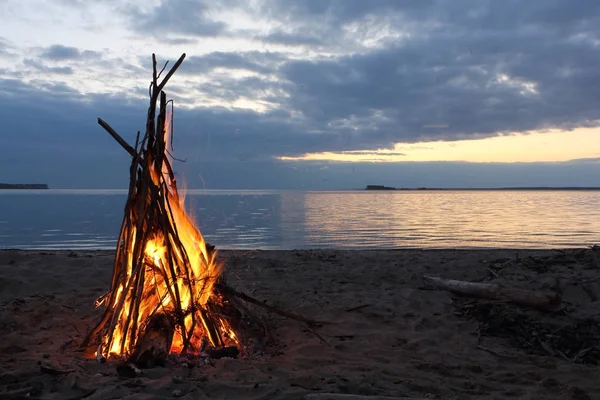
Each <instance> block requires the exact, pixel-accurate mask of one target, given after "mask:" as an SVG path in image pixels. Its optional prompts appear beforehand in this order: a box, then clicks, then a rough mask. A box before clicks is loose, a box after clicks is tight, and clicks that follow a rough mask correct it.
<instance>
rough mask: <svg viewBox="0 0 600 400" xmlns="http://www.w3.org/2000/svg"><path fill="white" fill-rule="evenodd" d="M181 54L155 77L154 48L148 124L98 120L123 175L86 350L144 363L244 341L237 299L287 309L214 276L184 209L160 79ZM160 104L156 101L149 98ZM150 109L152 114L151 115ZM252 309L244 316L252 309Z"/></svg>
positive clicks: (210, 256)
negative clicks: (133, 133)
mask: <svg viewBox="0 0 600 400" xmlns="http://www.w3.org/2000/svg"><path fill="white" fill-rule="evenodd" d="M184 58H185V54H183V55H182V56H181V57H180V58H179V60H178V61H177V62H176V63H175V65H174V66H173V67H172V68H171V70H170V71H169V72H168V73H167V74H166V76H165V77H164V78H163V80H162V81H161V82H160V83H159V78H160V75H161V74H162V72H163V71H164V69H165V68H166V66H167V64H165V67H164V68H163V69H162V70H161V71H160V72H157V65H156V57H155V55H154V54H153V55H152V64H153V74H152V82H151V83H150V90H149V92H150V106H149V109H148V116H147V121H146V132H145V134H144V136H143V137H142V139H141V141H140V133H139V132H138V136H137V138H136V143H135V146H131V145H129V144H128V143H127V142H126V141H125V140H124V139H123V138H122V137H121V136H120V135H119V134H118V133H117V132H116V131H115V130H114V129H113V128H112V127H111V126H110V125H109V124H108V123H106V122H105V121H103V120H102V119H100V118H99V119H98V123H99V124H100V125H101V126H102V127H103V128H104V129H105V130H106V131H107V132H108V133H109V134H110V135H111V136H112V137H113V138H114V139H115V140H116V141H117V142H118V143H119V144H120V145H121V146H122V147H123V148H124V149H125V150H126V151H127V152H128V153H129V154H130V155H131V157H132V162H131V167H130V171H129V172H130V183H129V192H128V196H127V201H126V204H125V209H124V217H123V222H122V224H121V230H120V233H119V239H118V243H117V249H116V254H115V259H114V266H113V275H112V280H111V285H110V290H109V292H108V293H106V294H105V295H104V296H102V297H101V298H99V299H98V300H97V301H96V305H97V306H101V305H103V306H104V307H105V310H104V314H103V316H102V319H101V320H100V322H99V323H98V324H97V325H96V326H95V327H94V328H93V329H92V330H91V331H90V332H89V334H88V336H87V337H86V338H85V340H84V342H83V349H84V352H85V353H86V355H88V356H90V357H92V356H96V358H97V359H98V360H102V359H120V360H126V361H127V363H129V364H135V365H137V366H139V367H148V366H153V365H156V364H162V363H164V361H165V360H166V358H167V356H168V355H169V354H171V353H179V354H196V355H197V354H199V353H200V352H202V351H205V352H206V353H208V354H215V355H218V356H237V354H238V353H239V352H240V351H244V345H243V343H241V340H240V338H238V335H237V334H236V333H235V332H236V329H237V327H238V325H240V320H241V316H242V314H241V312H240V311H239V310H238V309H242V310H244V311H245V312H246V315H247V314H248V312H249V311H248V309H247V308H246V307H244V306H242V305H241V304H240V303H239V300H243V301H245V302H249V303H252V304H254V305H255V306H259V307H262V308H264V309H267V310H268V311H270V312H276V313H278V314H280V315H284V316H286V317H287V318H293V319H296V320H299V321H302V322H304V323H307V324H311V325H314V324H316V321H311V320H309V319H306V318H304V317H301V316H298V315H296V314H291V313H286V312H284V311H281V310H278V309H276V308H274V307H272V306H267V305H265V304H264V303H262V302H260V301H258V300H255V299H253V298H251V297H249V296H247V295H245V294H244V293H242V292H237V291H235V290H234V289H233V288H231V287H229V286H228V285H226V284H225V282H224V281H223V279H222V263H220V262H219V261H218V260H217V258H216V255H217V251H216V250H215V249H214V246H210V245H209V244H207V243H206V242H205V240H204V238H203V236H202V234H201V233H200V230H199V229H198V228H197V227H196V226H195V224H194V223H193V221H192V219H191V218H190V217H189V216H188V214H187V213H186V211H185V209H184V196H181V195H180V194H179V192H178V189H177V184H176V180H175V176H174V173H173V169H172V167H171V161H172V160H171V157H170V155H169V152H168V150H167V148H168V144H169V143H170V139H172V132H171V129H170V128H171V126H172V124H171V122H172V121H171V119H172V112H171V113H170V114H168V113H167V104H168V101H167V98H166V94H165V92H164V91H163V88H164V87H165V85H166V84H167V82H168V80H169V79H170V78H171V76H172V75H173V74H174V73H175V71H176V70H177V68H178V67H179V66H180V65H181V63H182V62H183V60H184ZM157 104H158V106H157ZM157 111H158V114H157ZM251 317H252V316H251Z"/></svg>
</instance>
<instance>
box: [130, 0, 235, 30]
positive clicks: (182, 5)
mask: <svg viewBox="0 0 600 400" xmlns="http://www.w3.org/2000/svg"><path fill="white" fill-rule="evenodd" d="M209 4H210V3H208V2H204V1H201V0H163V1H162V2H161V3H160V4H159V5H158V6H156V7H153V8H152V9H151V10H149V11H147V12H145V11H142V10H141V9H140V8H137V7H134V8H132V9H129V10H128V11H129V16H130V21H131V24H132V26H133V28H134V29H136V30H138V31H139V32H142V33H146V34H147V33H152V34H157V33H167V34H171V33H175V34H189V35H194V36H201V37H206V36H216V35H218V34H220V33H222V32H223V31H224V30H225V28H226V25H225V24H224V23H223V22H219V21H213V20H212V19H211V18H210V16H209V15H208V12H209V11H210V6H209Z"/></svg>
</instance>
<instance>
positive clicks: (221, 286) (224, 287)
mask: <svg viewBox="0 0 600 400" xmlns="http://www.w3.org/2000/svg"><path fill="white" fill-rule="evenodd" d="M216 287H217V289H219V290H220V291H221V293H224V294H225V293H226V294H229V295H231V296H235V297H238V298H240V299H242V300H244V301H247V302H248V303H252V304H254V305H255V306H258V307H261V308H264V309H265V310H267V311H271V312H272V313H275V314H279V315H281V316H282V317H286V318H290V319H295V320H296V321H300V322H304V323H305V324H307V325H311V326H316V325H325V324H327V323H328V322H325V321H316V320H313V319H309V318H306V317H303V316H302V315H298V314H294V313H291V312H287V311H283V310H280V309H278V308H277V307H273V306H271V305H269V304H266V303H263V302H262V301H258V300H256V299H255V298H252V297H250V296H248V295H247V294H246V293H243V292H238V291H237V290H235V289H233V288H232V287H230V286H227V285H225V284H223V283H217V284H216Z"/></svg>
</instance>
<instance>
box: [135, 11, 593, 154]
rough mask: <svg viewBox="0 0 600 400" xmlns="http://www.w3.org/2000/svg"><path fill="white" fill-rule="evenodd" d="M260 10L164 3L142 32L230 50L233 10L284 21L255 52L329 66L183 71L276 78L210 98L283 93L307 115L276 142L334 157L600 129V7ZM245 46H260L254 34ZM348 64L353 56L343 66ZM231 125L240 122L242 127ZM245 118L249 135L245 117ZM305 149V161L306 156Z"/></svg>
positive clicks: (238, 63)
mask: <svg viewBox="0 0 600 400" xmlns="http://www.w3.org/2000/svg"><path fill="white" fill-rule="evenodd" d="M258 4H259V6H258V7H254V8H252V7H250V6H246V5H245V3H241V2H237V3H236V2H226V3H223V4H220V5H219V6H214V7H217V8H214V7H213V5H212V3H208V2H204V1H191V0H186V1H181V2H172V1H168V2H162V3H161V5H159V6H158V7H156V8H155V9H153V10H152V11H150V13H149V14H147V15H145V17H143V18H142V19H141V20H142V21H146V22H144V24H145V25H144V27H140V26H138V28H140V29H142V30H144V29H146V30H150V29H151V27H154V28H152V29H159V30H164V31H165V32H167V33H168V32H170V33H174V34H176V33H188V34H190V35H195V36H204V35H216V34H221V35H227V36H228V37H232V35H233V36H235V32H236V31H235V23H234V21H232V22H231V23H230V24H229V25H228V26H226V25H225V24H223V23H220V22H218V23H217V22H214V23H211V22H210V20H209V19H208V18H209V17H208V16H207V15H209V14H210V12H211V10H213V9H218V10H223V9H224V7H225V6H228V7H233V8H237V9H239V10H242V11H244V12H246V13H249V15H250V17H252V16H253V15H254V16H255V17H256V18H259V17H264V18H267V19H268V20H271V21H277V22H279V23H281V22H283V23H284V25H283V27H281V28H277V29H275V30H273V31H267V32H262V31H259V32H256V34H255V35H254V37H253V41H256V42H262V43H263V44H264V48H266V49H268V46H269V44H273V43H277V44H286V45H290V46H300V45H301V46H304V47H306V48H309V49H310V48H311V47H312V48H313V49H316V50H317V54H321V56H319V57H316V58H314V57H313V58H312V59H311V60H308V59H306V58H303V57H298V56H295V57H293V58H288V59H286V58H285V57H284V55H283V54H282V53H273V54H271V55H268V54H267V55H265V54H261V53H260V52H244V53H227V52H218V53H211V54H208V55H204V56H198V57H190V58H189V59H188V60H187V61H186V63H184V66H183V67H182V70H181V72H182V73H189V74H207V73H210V72H211V71H212V70H214V69H215V68H217V67H223V68H229V69H236V68H237V69H247V70H250V71H254V72H257V73H259V74H262V75H268V74H270V75H275V76H277V78H278V79H277V80H275V81H274V80H272V79H270V80H267V79H266V78H265V77H258V78H254V79H253V80H245V81H241V80H238V81H237V82H234V80H229V79H227V78H226V77H221V76H218V77H217V79H216V80H213V81H212V82H211V83H210V84H205V85H204V89H203V91H204V92H206V91H210V94H211V95H213V96H215V98H216V99H221V100H225V101H231V99H232V98H235V97H236V93H237V94H238V97H239V93H241V92H245V93H253V94H254V95H256V94H257V93H258V92H260V91H265V89H266V88H270V89H271V92H274V93H276V94H275V95H271V96H270V97H269V101H270V102H272V103H274V104H277V106H278V108H279V110H280V112H282V113H285V114H287V115H288V116H291V115H292V114H296V115H298V114H300V115H301V118H300V119H292V118H287V120H281V121H280V122H281V125H280V126H278V127H276V130H277V131H280V132H281V131H290V132H302V131H304V132H315V133H317V132H318V133H320V134H322V135H323V136H322V139H323V140H322V141H321V143H322V147H321V149H320V150H323V151H325V150H344V149H361V148H363V149H376V148H381V147H389V146H390V145H392V144H393V143H395V142H416V141H426V140H459V139H466V138H483V137H488V136H494V135H497V134H499V133H507V132H514V131H527V130H535V129H545V128H563V129H572V128H576V127H582V126H596V125H597V124H598V120H599V118H600V112H599V111H598V110H600V91H598V90H596V89H595V85H594V82H598V81H600V69H598V68H597V65H600V51H599V48H600V28H598V27H599V26H600V3H597V2H592V1H583V0H582V1H576V2H564V1H558V0H556V1H548V2H527V3H523V2H518V1H505V2H497V1H492V0H486V1H480V2H477V3H476V4H474V3H473V2H470V1H466V0H465V1H463V0H457V1H453V2H436V1H418V2H399V1H395V0H379V1H370V2H367V1H362V0H331V1H322V0H318V1H317V0H314V1H312V0H311V1H302V2H280V1H262V2H259V3H258ZM253 13H254V14H253ZM135 17H136V19H134V20H139V18H138V17H139V15H136V16H135ZM282 29H285V30H282ZM370 31H374V32H378V33H377V34H376V36H377V35H379V36H378V37H379V39H380V40H379V42H378V45H377V46H376V47H372V46H371V47H369V46H370V45H367V44H365V43H363V42H362V39H365V38H368V37H369V35H368V34H367V33H368V32H370ZM240 32H242V31H240ZM240 35H242V36H243V37H246V38H247V37H249V35H248V31H247V30H246V31H243V34H242V33H240ZM371 38H372V37H371ZM340 51H341V52H342V53H344V51H345V52H346V53H347V54H346V55H341V56H336V55H335V54H336V52H337V53H339V52H340ZM325 54H328V55H327V56H325ZM261 57H262V59H261ZM259 98H260V95H259ZM230 117H231V118H232V119H233V120H235V119H236V114H235V113H234V114H232V115H231V116H230ZM268 117H269V116H267V117H266V118H267V119H268ZM239 118H240V122H245V118H246V117H245V116H244V115H240V116H239ZM431 126H437V127H438V128H436V129H431ZM444 126H445V127H444ZM274 128H275V127H274ZM331 138H335V140H332V139H331ZM342 138H345V139H346V140H342ZM349 141H351V143H349ZM307 142H308V143H311V142H312V141H311V140H308V141H307ZM340 143H345V145H343V146H340ZM347 145H348V146H351V147H347ZM331 146H333V147H331ZM338 146H339V147H338ZM311 147H312V146H311ZM307 150H308V148H307V147H303V146H300V147H298V148H296V152H297V154H301V153H303V152H305V151H307ZM317 150H318V148H317ZM275 154H278V153H277V150H276V152H275Z"/></svg>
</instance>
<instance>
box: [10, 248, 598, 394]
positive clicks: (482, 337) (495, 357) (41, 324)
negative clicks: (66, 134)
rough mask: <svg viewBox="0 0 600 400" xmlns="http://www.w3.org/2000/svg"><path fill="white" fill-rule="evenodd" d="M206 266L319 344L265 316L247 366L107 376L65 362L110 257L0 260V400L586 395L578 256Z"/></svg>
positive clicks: (592, 375) (43, 255)
mask: <svg viewBox="0 0 600 400" xmlns="http://www.w3.org/2000/svg"><path fill="white" fill-rule="evenodd" d="M599 255H600V252H599ZM220 256H221V257H223V259H224V260H226V263H227V265H226V268H227V270H226V273H227V277H228V281H229V282H230V283H231V284H233V285H235V286H236V287H237V288H239V289H240V290H243V291H245V292H246V293H248V294H249V295H251V296H254V297H256V298H258V299H261V300H267V301H268V303H269V304H273V305H275V306H278V307H281V308H283V309H286V310H288V311H294V312H297V313H300V314H302V315H304V316H306V317H310V318H315V319H319V320H325V321H330V322H331V324H329V325H325V326H323V327H321V328H318V329H316V330H315V331H316V332H317V333H318V334H319V335H320V336H321V337H322V338H323V339H325V341H326V343H324V342H322V341H321V340H320V339H319V338H318V337H317V336H316V335H315V334H313V333H312V332H310V331H309V330H307V329H305V327H304V326H303V325H302V324H301V323H298V322H296V321H293V320H289V319H285V318H282V317H278V316H271V317H270V319H269V324H270V326H271V327H272V328H271V333H272V335H273V337H274V339H275V341H274V342H273V343H271V344H270V345H269V348H268V349H267V353H268V354H267V355H266V356H265V357H264V358H263V359H253V360H248V359H217V360H212V365H204V364H202V365H193V364H190V365H185V364H183V365H182V364H180V365H169V366H168V367H161V368H153V369H147V370H143V371H142V373H143V374H142V375H141V376H138V377H134V378H121V377H119V375H118V374H117V370H116V366H115V363H113V362H107V363H103V364H101V363H98V362H97V361H96V360H90V359H85V358H83V357H82V355H81V353H80V352H78V351H77V344H78V343H80V341H81V339H82V336H84V335H85V334H86V333H87V331H88V330H89V329H90V328H91V327H92V326H93V325H94V324H95V322H97V320H98V318H99V317H100V315H101V310H100V309H94V307H93V302H94V299H95V298H97V297H98V296H99V295H101V294H103V293H104V292H105V291H106V290H107V289H108V285H109V281H110V277H111V272H112V257H113V253H112V252H109V251H78V252H76V253H73V252H69V251H64V252H63V251H51V252H49V251H46V252H42V251H19V250H7V251H1V252H0V310H1V311H0V399H16V398H23V399H26V398H42V399H71V398H73V399H78V398H87V399H103V400H106V399H165V398H167V399H172V398H181V399H203V398H218V399H303V398H307V399H309V398H312V399H315V398H316V399H319V398H321V399H324V398H336V397H331V396H330V397H327V396H324V395H322V394H323V393H337V394H346V395H362V396H364V397H362V398H369V396H393V397H398V398H406V397H413V398H430V399H507V398H519V399H590V398H591V399H594V398H596V399H598V398H600V383H599V382H600V378H599V373H600V369H599V368H598V364H597V359H598V358H596V356H597V355H598V354H600V330H598V331H594V329H596V328H597V325H598V322H600V318H599V317H600V303H599V302H598V298H600V268H599V267H598V265H600V264H598V263H596V260H595V257H596V252H594V251H592V250H590V249H587V250H586V249H572V250H565V251H564V252H558V251H523V250H519V251H516V250H428V251H425V250H389V251H379V250H377V251H333V250H332V251H321V250H319V251H252V252H240V251H222V252H221V253H220ZM423 275H433V276H440V277H444V278H453V279H462V280H470V281H477V282H504V283H505V284H508V285H511V286H515V287H519V288H525V289H531V290H560V291H561V292H562V293H563V299H564V301H565V302H566V305H564V306H562V307H561V310H560V311H557V312H553V313H548V312H540V311H535V310H527V309H519V308H516V307H513V306H510V305H507V304H504V303H497V302H496V303H494V302H492V303H490V302H489V301H484V302H483V303H482V302H481V301H479V302H475V301H473V300H472V299H459V298H457V297H456V296H453V295H451V294H449V293H447V292H444V291H437V290H425V289H426V288H424V287H423V285H424V284H423V281H422V279H421V277H422V276H423ZM359 306H364V307H361V308H356V307H359ZM353 308H354V309H353ZM352 309H353V310H352ZM476 310H479V313H480V314H481V312H482V310H488V312H491V311H494V310H495V311H496V312H499V313H500V314H499V315H501V316H503V317H502V318H504V319H505V320H506V321H508V320H510V318H513V319H514V316H515V315H521V316H523V315H524V316H526V317H528V318H530V320H529V321H530V322H531V321H534V322H532V323H538V322H539V324H542V323H544V322H551V323H555V324H558V325H557V326H559V327H560V329H558V330H557V331H556V332H551V333H548V332H547V331H544V328H543V325H535V324H534V325H523V322H522V321H521V320H519V321H521V322H520V323H521V325H519V324H517V328H518V329H521V331H520V332H521V333H520V334H514V333H513V334H510V333H505V334H504V336H503V335H502V334H501V335H496V336H490V334H489V332H490V329H491V328H490V327H489V326H487V325H486V321H485V320H483V321H482V320H481V319H480V320H479V321H478V320H477V319H476V318H473V316H474V315H476V314H477V312H475V311H476ZM490 310H491V311H490ZM511 316H512V317H511ZM502 318H500V321H502ZM582 318H587V319H588V320H589V321H591V322H588V326H587V328H586V329H583V328H581V329H580V330H579V331H573V330H572V329H571V333H568V331H569V326H570V325H569V324H571V323H572V321H578V319H582ZM594 318H595V320H594ZM495 321H496V323H497V320H495ZM506 321H505V322H506ZM536 321H537V322H536ZM594 321H595V322H594ZM488 322H489V324H488V325H493V324H492V322H494V321H492V320H490V321H488ZM594 323H595V324H596V325H594ZM486 326H487V328H488V330H487V331H486ZM536 326H538V327H537V328H536ZM519 327H520V328H519ZM517 328H515V329H517ZM494 329H496V330H498V329H500V328H498V327H497V326H496V328H494ZM518 329H517V330H518ZM500 330H501V329H500ZM491 331H492V333H493V329H492V330H491ZM486 332H487V333H486ZM565 332H566V333H565ZM577 332H579V333H577ZM594 332H598V335H597V336H594V335H595V333H594ZM563 334H564V335H566V336H560V335H563ZM519 335H520V336H519ZM552 335H554V336H552ZM569 335H571V336H569ZM572 335H579V336H581V337H579V336H578V337H575V338H574V337H573V336H572ZM561 340H562V341H561ZM579 340H580V341H581V343H580V345H581V346H580V348H577V346H578V343H579V342H578V341H579ZM590 340H591V342H590ZM540 343H545V345H542V344H540ZM565 343H566V344H565ZM590 343H591V345H590ZM594 345H596V346H599V347H595V348H594ZM557 346H559V347H560V346H562V347H561V348H559V347H557ZM565 346H567V347H569V346H571V347H574V348H573V349H571V348H566V347H565ZM585 346H587V347H585ZM583 347H585V348H583ZM579 350H583V352H582V351H579ZM569 352H570V353H569ZM579 353H581V354H579ZM599 358H600V356H599ZM584 361H585V362H584ZM320 394H321V395H320ZM337 398H353V397H352V396H345V397H339V396H338V397H337Z"/></svg>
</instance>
